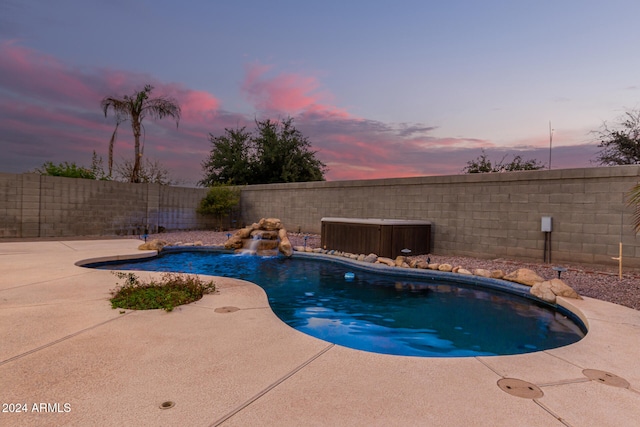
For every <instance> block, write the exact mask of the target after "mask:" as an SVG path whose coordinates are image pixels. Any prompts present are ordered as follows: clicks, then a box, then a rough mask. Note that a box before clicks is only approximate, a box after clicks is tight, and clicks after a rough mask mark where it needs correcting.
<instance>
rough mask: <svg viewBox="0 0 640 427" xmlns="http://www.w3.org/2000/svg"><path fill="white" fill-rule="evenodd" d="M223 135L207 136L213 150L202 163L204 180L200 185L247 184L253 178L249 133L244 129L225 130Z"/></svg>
mask: <svg viewBox="0 0 640 427" xmlns="http://www.w3.org/2000/svg"><path fill="white" fill-rule="evenodd" d="M224 132H225V134H224V135H221V136H214V135H213V134H209V139H210V141H211V144H213V148H212V149H211V154H210V155H209V158H208V159H207V160H205V161H204V162H202V168H203V169H204V178H203V179H202V181H200V184H201V185H204V186H207V187H208V186H212V185H214V184H215V183H226V182H233V183H234V184H249V183H250V181H252V180H253V179H252V176H253V171H252V168H253V158H254V154H255V153H254V151H255V150H254V149H253V143H252V141H251V133H250V132H247V131H246V128H244V127H243V128H241V129H226V128H225V130H224Z"/></svg>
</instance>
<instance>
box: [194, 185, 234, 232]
mask: <svg viewBox="0 0 640 427" xmlns="http://www.w3.org/2000/svg"><path fill="white" fill-rule="evenodd" d="M238 203H240V188H238V187H236V186H232V185H229V184H223V183H219V182H216V183H214V184H213V185H212V186H211V187H209V191H208V192H207V195H206V196H205V197H204V198H203V199H202V200H201V201H200V206H199V207H198V209H197V212H198V213H199V214H201V215H212V216H213V217H214V218H215V219H216V220H217V222H218V228H222V219H223V217H224V215H228V214H230V213H231V210H232V209H233V208H234V207H236V206H237V205H238Z"/></svg>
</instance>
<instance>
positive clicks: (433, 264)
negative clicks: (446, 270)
mask: <svg viewBox="0 0 640 427" xmlns="http://www.w3.org/2000/svg"><path fill="white" fill-rule="evenodd" d="M428 267H429V270H438V269H439V268H440V264H436V263H431V264H429V265H428Z"/></svg>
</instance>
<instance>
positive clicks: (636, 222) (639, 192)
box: [629, 184, 640, 233]
mask: <svg viewBox="0 0 640 427" xmlns="http://www.w3.org/2000/svg"><path fill="white" fill-rule="evenodd" d="M629 206H633V207H634V208H635V211H634V212H633V227H634V228H635V230H636V233H640V184H636V185H635V186H634V187H633V188H632V189H631V191H630V192H629Z"/></svg>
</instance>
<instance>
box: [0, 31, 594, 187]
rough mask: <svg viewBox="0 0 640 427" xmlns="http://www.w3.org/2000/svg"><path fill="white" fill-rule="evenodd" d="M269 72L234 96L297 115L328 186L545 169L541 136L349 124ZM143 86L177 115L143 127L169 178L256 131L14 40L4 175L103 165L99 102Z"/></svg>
mask: <svg viewBox="0 0 640 427" xmlns="http://www.w3.org/2000/svg"><path fill="white" fill-rule="evenodd" d="M272 72H273V67H271V66H267V65H261V64H256V63H254V64H250V65H248V66H247V67H246V76H245V79H244V83H243V84H242V87H241V88H239V89H240V90H241V91H242V92H243V93H244V94H245V95H246V96H247V97H248V98H249V99H250V100H251V101H252V102H254V103H255V106H256V108H257V109H258V110H260V114H261V115H262V116H263V117H264V116H274V117H275V118H279V117H282V115H284V114H288V115H291V116H292V117H294V120H295V122H294V124H295V126H296V127H297V128H298V129H299V130H300V131H301V132H302V133H303V135H305V136H306V137H308V139H309V141H310V142H311V144H312V149H313V150H317V152H318V153H317V155H318V157H319V158H320V159H321V160H322V161H323V162H325V163H326V164H327V165H328V166H329V168H330V171H329V172H328V174H327V176H326V178H327V179H329V180H346V179H372V178H389V177H406V176H419V175H440V174H457V173H460V172H461V170H462V168H463V167H464V166H465V164H466V162H467V161H468V160H471V159H473V158H475V157H477V156H478V155H479V154H480V149H481V148H485V149H486V151H487V153H488V154H489V155H490V156H491V158H497V159H498V160H499V159H500V158H501V157H502V156H503V155H504V154H505V153H509V154H510V153H512V152H517V153H518V154H523V157H525V158H529V157H535V158H538V159H540V160H542V161H544V162H546V161H547V157H548V149H547V148H545V144H544V141H543V139H544V138H542V139H540V140H538V139H537V138H534V139H531V140H528V139H526V140H524V139H523V140H522V141H517V144H514V145H519V146H518V147H515V146H514V147H511V148H504V147H502V148H501V147H497V146H496V144H495V143H493V142H492V141H489V140H483V139H478V138H451V137H436V136H434V131H435V129H436V128H435V127H433V126H428V125H425V124H421V123H384V122H380V121H376V120H370V119H366V118H362V117H355V116H353V115H351V114H349V113H348V112H346V111H345V110H343V109H341V108H339V107H337V106H334V105H331V103H330V102H329V101H330V100H331V99H332V96H331V94H329V93H327V91H324V90H322V85H321V84H320V82H319V81H318V80H317V79H316V78H315V77H309V76H303V75H300V74H292V73H284V74H279V75H278V74H275V75H273V74H270V73H272ZM145 84H152V85H153V86H154V87H155V90H154V94H155V95H165V96H171V97H174V98H176V99H177V100H178V102H179V103H180V104H181V107H182V119H181V121H180V126H179V128H178V129H176V126H175V123H174V122H173V121H172V120H162V121H153V120H151V119H147V120H145V122H144V126H145V138H146V139H145V156H146V157H148V158H149V159H152V160H159V161H160V162H161V163H162V164H164V165H165V166H166V167H168V168H169V169H170V170H171V172H172V175H174V177H175V178H179V179H184V180H185V181H187V182H190V183H195V182H197V181H198V180H199V179H201V178H202V170H201V167H200V165H201V162H202V161H203V160H204V159H205V158H206V157H207V156H208V154H209V152H210V149H211V145H210V143H209V139H208V134H209V133H213V134H214V135H219V134H222V133H223V132H224V129H225V128H235V127H236V126H239V127H242V126H247V128H248V129H250V130H251V129H253V114H252V115H251V116H249V117H247V116H245V115H244V114H239V113H233V112H228V111H225V110H223V109H222V108H221V103H220V102H219V100H218V99H217V98H216V97H215V96H214V95H212V94H210V93H208V92H204V91H197V90H192V89H190V88H188V87H187V86H185V85H184V84H181V83H167V82H163V81H160V80H158V79H157V78H155V77H153V76H151V75H148V74H142V73H132V72H127V71H123V70H111V69H94V68H88V69H84V68H79V67H75V66H71V65H69V64H65V63H63V62H61V61H59V60H58V59H57V58H54V57H51V56H49V55H46V54H43V53H41V52H37V51H34V50H31V49H28V48H26V47H23V46H20V45H19V44H18V43H16V42H0V91H1V92H2V94H3V96H2V97H0V129H2V132H3V133H2V139H0V144H1V145H2V156H0V172H24V171H26V170H30V169H33V168H35V167H38V166H40V165H42V163H43V162H45V161H54V162H61V161H75V162H77V163H79V164H84V165H88V164H89V163H90V161H91V153H92V151H93V150H95V151H96V152H97V153H98V154H99V155H102V157H104V158H105V161H106V152H107V145H108V140H109V137H110V136H111V132H112V131H113V126H114V120H113V117H112V116H109V117H108V118H105V117H104V114H103V113H102V111H101V109H100V101H101V99H102V98H103V97H104V96H106V95H113V96H122V95H124V94H129V93H132V92H133V91H134V90H137V89H140V88H142V87H143V86H144V85H145ZM258 118H259V119H261V118H260V117H258ZM564 132H565V133H562V135H565V136H566V135H569V134H570V130H566V131H564ZM439 133H442V132H441V130H440V131H439ZM543 136H544V135H543ZM560 136H561V132H558V133H557V137H558V141H559V142H564V143H565V144H566V143H567V142H568V141H567V140H566V138H564V139H562V140H561V138H560ZM576 138H577V137H576ZM132 139H133V138H132V135H131V130H130V129H129V128H128V125H127V124H124V125H123V126H121V128H120V131H119V135H118V142H117V144H116V147H115V158H116V161H117V160H118V159H120V158H123V157H126V158H128V157H129V156H130V155H132V149H131V146H132ZM554 141H555V137H554ZM574 143H575V141H574ZM554 144H555V142H554ZM594 147H595V146H592V145H580V146H577V145H576V146H564V147H561V146H558V148H555V147H554V152H553V153H554V154H553V155H554V158H553V159H554V160H553V166H554V168H560V167H586V166H589V165H590V163H589V161H588V160H589V158H592V157H593V154H594V152H595V149H594Z"/></svg>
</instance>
